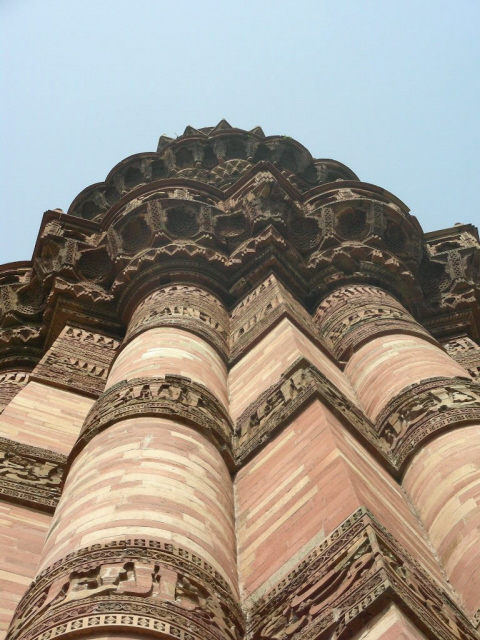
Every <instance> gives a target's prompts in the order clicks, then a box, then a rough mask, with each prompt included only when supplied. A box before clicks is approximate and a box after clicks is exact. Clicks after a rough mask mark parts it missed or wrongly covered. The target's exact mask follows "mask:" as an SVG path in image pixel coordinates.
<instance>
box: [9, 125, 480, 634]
mask: <svg viewBox="0 0 480 640" xmlns="http://www.w3.org/2000/svg"><path fill="white" fill-rule="evenodd" d="M479 292H480V243H479V237H478V231H477V229H476V228H475V227H474V226H473V225H470V224H459V225H455V226H454V227H452V228H449V229H444V230H440V231H435V232H431V233H424V232H423V231H422V228H421V226H420V224H419V222H418V221H417V219H416V218H415V217H414V216H413V215H411V214H410V212H409V210H408V207H407V206H406V205H405V204H404V203H403V202H402V201H401V200H399V199H398V198H397V197H396V196H394V195H393V194H391V193H389V192H388V191H386V190H384V189H382V188H380V187H377V186H375V185H373V184H370V183H366V182H361V181H360V180H359V179H358V178H357V176H356V175H355V174H354V173H353V172H352V171H351V170H350V169H349V168H347V167H345V166H344V165H343V164H341V163H339V162H336V161H333V160H324V159H323V160H322V159H320V160H318V159H315V158H313V157H312V156H311V154H310V153H309V152H308V151H307V149H305V147H303V146H302V145H301V144H300V143H298V142H296V141H295V140H293V139H291V138H289V137H288V136H265V134H264V133H263V131H262V129H261V128H260V127H256V128H254V129H252V130H251V131H243V130H241V129H236V128H233V127H231V126H230V125H229V124H228V122H226V121H225V120H222V121H221V122H220V123H219V124H218V125H217V126H216V127H207V128H202V129H195V128H193V127H187V128H186V130H185V133H184V134H183V135H182V136H179V137H178V138H176V139H170V138H167V137H165V136H162V137H161V138H160V141H159V145H158V148H157V151H156V152H149V153H143V154H137V155H135V156H132V157H130V158H127V159H126V160H124V161H122V162H120V163H119V164H118V165H117V166H116V167H114V168H113V169H112V171H111V172H110V173H109V175H108V177H107V179H106V181H105V182H103V183H96V184H94V185H93V186H91V187H88V188H87V189H85V190H84V191H82V192H81V193H80V194H79V196H78V197H77V198H76V199H75V200H74V201H73V203H72V204H71V206H70V208H69V210H68V212H67V213H64V212H63V211H61V210H58V209H55V210H52V211H47V212H46V213H45V215H44V218H43V221H42V223H41V226H40V231H39V236H38V240H37V243H36V246H35V251H34V254H33V257H32V260H31V261H28V262H27V261H26V262H19V263H14V264H10V265H5V266H4V267H0V412H1V414H0V601H1V602H2V605H1V607H0V636H1V638H4V637H8V639H9V640H51V639H52V638H55V637H59V638H61V637H65V638H67V637H68V638H72V637H76V636H78V637H82V638H86V639H88V638H91V639H92V640H99V639H100V638H107V637H108V638H110V639H115V638H117V637H121V638H132V640H139V639H140V637H146V636H148V637H158V638H162V639H167V638H172V639H178V638H180V639H181V640H205V639H210V640H307V639H309V640H323V639H325V640H333V639H335V640H341V639H346V638H358V639H360V638H362V640H375V639H377V638H381V637H382V638H383V637H385V638H387V637H388V638H396V637H408V638H412V639H414V638H416V639H418V640H424V639H425V638H429V639H431V640H435V639H441V640H451V639H453V640H474V639H475V638H480V635H479V629H478V626H479V620H480V599H479V594H480V545H479V541H480V509H479V506H480V386H479V380H478V376H479V367H480V356H479V354H480V346H479V336H480V306H479V299H480V293H479ZM1 638H0V640H1Z"/></svg>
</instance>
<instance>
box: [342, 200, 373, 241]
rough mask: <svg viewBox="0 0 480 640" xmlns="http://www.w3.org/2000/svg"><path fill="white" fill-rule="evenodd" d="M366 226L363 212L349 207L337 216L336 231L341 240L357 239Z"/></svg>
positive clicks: (365, 217)
mask: <svg viewBox="0 0 480 640" xmlns="http://www.w3.org/2000/svg"><path fill="white" fill-rule="evenodd" d="M366 224H367V214H366V213H365V211H361V210H359V209H352V208H351V207H349V208H347V209H344V210H343V211H342V212H341V213H340V214H339V215H338V222H337V231H338V233H339V234H340V235H341V236H342V237H343V238H346V239H353V238H358V237H360V236H361V235H362V233H363V232H364V231H365V227H366Z"/></svg>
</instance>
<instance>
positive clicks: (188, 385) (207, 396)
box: [71, 375, 233, 468]
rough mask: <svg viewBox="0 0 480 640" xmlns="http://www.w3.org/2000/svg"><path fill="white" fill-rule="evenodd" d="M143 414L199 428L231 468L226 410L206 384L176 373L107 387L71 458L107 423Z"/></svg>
mask: <svg viewBox="0 0 480 640" xmlns="http://www.w3.org/2000/svg"><path fill="white" fill-rule="evenodd" d="M146 416H155V417H169V418H174V419H175V420H182V421H185V422H187V423H188V424H190V425H193V426H194V427H196V428H198V429H199V430H200V431H201V432H202V433H203V434H204V435H206V436H207V437H208V438H209V439H210V440H211V441H212V442H213V443H214V444H215V445H216V446H217V448H218V449H219V450H220V453H221V454H222V455H223V456H224V458H225V460H226V462H227V464H228V465H229V466H230V468H232V433H233V426H232V423H231V420H230V417H229V415H228V413H227V411H226V410H225V409H224V408H223V406H222V405H221V403H220V402H219V401H218V400H217V399H216V397H215V396H214V395H213V394H212V393H211V392H210V391H208V389H207V388H206V387H204V386H203V385H201V384H198V383H196V382H193V381H192V380H190V379H189V378H186V377H184V376H179V375H165V376H161V377H160V376H156V377H145V378H134V379H132V380H122V381H121V382H118V383H117V384H115V385H113V386H112V387H110V388H109V389H107V391H105V392H104V393H103V394H102V395H101V396H100V398H99V399H98V400H97V402H96V403H95V404H94V406H93V407H92V409H91V410H90V412H89V414H88V415H87V417H86V419H85V423H84V425H83V427H82V430H81V432H80V436H79V438H78V440H77V442H76V444H75V446H74V448H73V451H72V453H71V458H74V457H76V455H77V453H78V451H80V450H81V449H82V448H83V447H84V446H85V444H86V443H87V442H89V441H90V440H91V439H92V438H93V437H94V436H95V435H96V434H97V433H99V432H100V431H103V430H104V429H106V428H107V427H109V426H110V425H112V424H114V423H116V422H118V421H120V420H125V419H127V418H134V417H146Z"/></svg>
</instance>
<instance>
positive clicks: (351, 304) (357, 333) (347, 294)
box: [315, 286, 433, 359]
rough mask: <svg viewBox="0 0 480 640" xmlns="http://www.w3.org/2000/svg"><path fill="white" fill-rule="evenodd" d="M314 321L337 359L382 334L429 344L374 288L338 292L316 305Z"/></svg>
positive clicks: (403, 313)
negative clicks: (407, 336)
mask: <svg viewBox="0 0 480 640" xmlns="http://www.w3.org/2000/svg"><path fill="white" fill-rule="evenodd" d="M315 321H316V322H317V324H318V325H319V326H320V327H321V331H322V334H323V335H324V336H325V338H326V339H327V341H328V342H329V344H330V346H331V349H332V352H333V353H334V355H335V357H337V358H339V359H343V358H344V357H345V356H346V354H347V353H348V352H349V351H350V350H352V349H356V348H358V347H360V346H361V345H362V344H364V343H365V342H366V341H367V340H369V339H370V338H371V337H372V336H380V335H383V334H386V333H407V334H413V335H419V336H421V337H422V338H424V339H426V340H428V341H430V342H432V341H433V338H432V337H431V336H430V334H429V333H428V332H427V331H426V330H425V329H424V328H423V327H422V326H421V325H420V324H418V323H417V322H416V321H415V320H414V319H413V317H412V316H411V315H410V314H409V313H408V311H407V310H406V309H405V308H404V307H403V306H402V305H401V304H400V303H399V302H397V300H395V298H393V297H392V296H390V295H389V294H388V293H386V292H384V291H382V290H381V289H377V288H375V287H365V286H354V287H345V288H343V289H339V290H338V291H336V292H334V293H333V294H331V295H330V296H329V297H328V298H326V299H325V300H324V301H323V302H322V303H321V304H320V305H319V307H318V308H317V312H316V314H315Z"/></svg>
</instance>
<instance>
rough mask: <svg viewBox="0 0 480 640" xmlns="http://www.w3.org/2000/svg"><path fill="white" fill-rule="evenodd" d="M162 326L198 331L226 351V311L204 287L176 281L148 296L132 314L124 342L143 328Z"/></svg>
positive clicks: (227, 325)
mask: <svg viewBox="0 0 480 640" xmlns="http://www.w3.org/2000/svg"><path fill="white" fill-rule="evenodd" d="M165 326H166V327H169V326H173V327H177V328H180V329H182V328H185V329H187V330H190V331H192V332H193V333H197V334H199V335H200V336H201V337H203V338H205V339H206V340H207V341H208V342H211V343H213V345H214V346H215V347H216V348H217V349H218V350H219V351H220V352H221V353H222V354H223V356H224V357H226V356H227V354H228V336H229V318H228V314H227V312H226V310H225V308H224V307H223V305H222V303H221V302H220V301H219V300H218V299H217V298H215V296H213V295H212V294H210V293H209V292H208V291H205V290H204V289H200V288H198V287H194V286H189V285H181V284H179V285H171V286H167V287H163V288H161V289H158V290H157V291H155V292H154V293H152V294H150V295H149V296H147V297H146V298H145V300H143V301H142V302H141V303H140V304H139V305H138V307H137V308H136V309H135V312H134V313H133V316H132V319H131V321H130V323H129V326H128V331H127V335H126V342H128V341H130V340H131V339H132V338H134V337H135V336H137V335H138V334H139V333H141V332H142V331H146V330H147V329H152V328H154V327H165Z"/></svg>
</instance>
